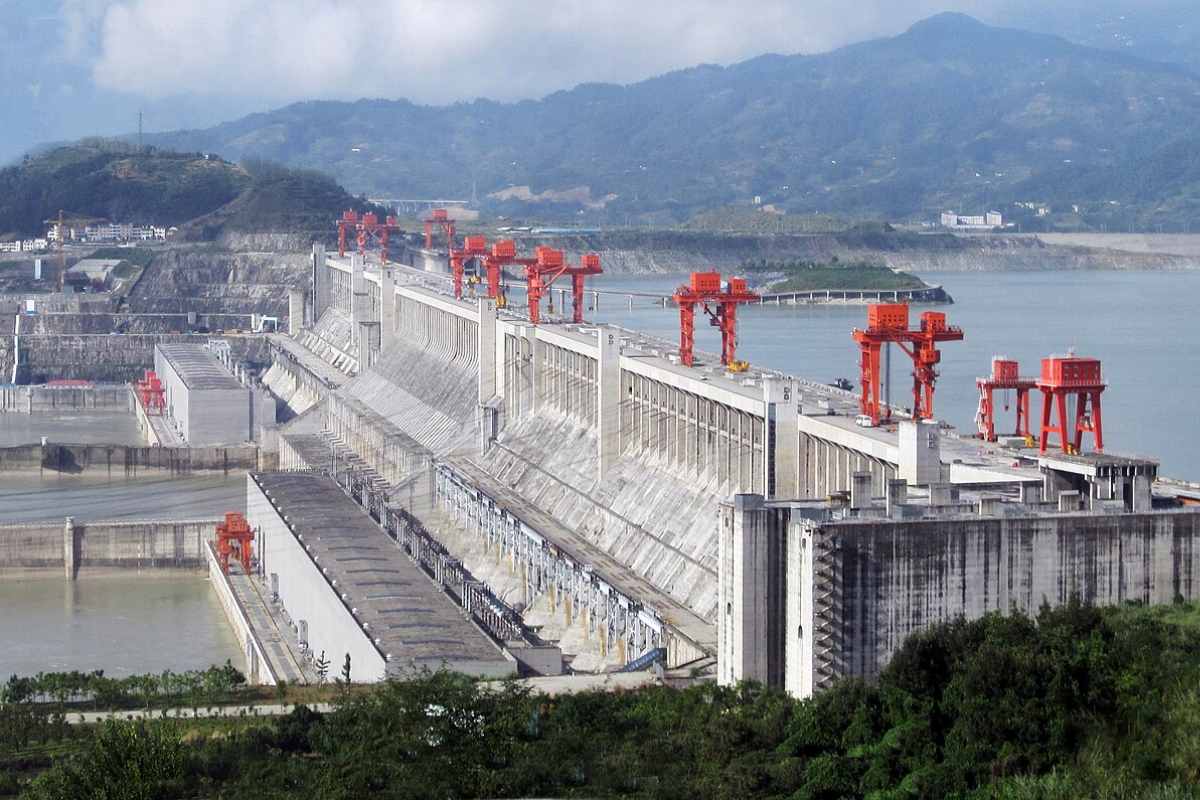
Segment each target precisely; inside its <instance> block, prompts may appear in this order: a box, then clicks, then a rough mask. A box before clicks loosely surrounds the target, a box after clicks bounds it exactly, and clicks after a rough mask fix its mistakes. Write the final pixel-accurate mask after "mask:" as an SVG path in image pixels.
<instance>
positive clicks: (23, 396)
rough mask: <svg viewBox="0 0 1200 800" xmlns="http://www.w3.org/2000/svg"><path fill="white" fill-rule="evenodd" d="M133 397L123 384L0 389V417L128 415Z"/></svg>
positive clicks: (2, 387)
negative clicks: (96, 411) (68, 413)
mask: <svg viewBox="0 0 1200 800" xmlns="http://www.w3.org/2000/svg"><path fill="white" fill-rule="evenodd" d="M132 408H133V395H132V394H131V393H130V391H129V386H128V385H127V384H124V383H116V384H98V385H96V386H86V387H84V386H45V385H41V386H13V385H8V386H0V413H17V414H32V413H36V412H44V411H82V410H91V409H109V410H118V411H128V410H130V409H132Z"/></svg>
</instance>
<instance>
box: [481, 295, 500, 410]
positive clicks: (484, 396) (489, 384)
mask: <svg viewBox="0 0 1200 800" xmlns="http://www.w3.org/2000/svg"><path fill="white" fill-rule="evenodd" d="M495 396H496V301H495V300H493V299H492V298H490V297H481V298H479V402H480V404H483V403H486V402H488V401H489V400H491V399H492V398H493V397H495Z"/></svg>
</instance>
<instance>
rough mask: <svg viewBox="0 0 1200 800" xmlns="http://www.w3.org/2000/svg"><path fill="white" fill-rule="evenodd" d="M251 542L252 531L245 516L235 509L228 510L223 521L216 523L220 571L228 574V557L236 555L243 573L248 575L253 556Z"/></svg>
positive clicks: (252, 537)
mask: <svg viewBox="0 0 1200 800" xmlns="http://www.w3.org/2000/svg"><path fill="white" fill-rule="evenodd" d="M253 542H254V531H252V530H250V523H249V522H247V521H246V518H245V517H244V516H242V515H241V514H239V513H238V512H236V511H230V512H228V513H227V514H226V515H225V521H224V522H220V523H218V524H217V560H218V561H219V562H220V563H221V571H222V572H224V573H225V574H226V575H228V574H229V557H230V556H231V555H236V556H237V559H238V561H240V562H242V569H243V570H244V571H245V574H247V575H249V574H250V573H251V571H252V568H251V560H252V558H253V556H254V548H253Z"/></svg>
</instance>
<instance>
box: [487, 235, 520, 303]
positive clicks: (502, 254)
mask: <svg viewBox="0 0 1200 800" xmlns="http://www.w3.org/2000/svg"><path fill="white" fill-rule="evenodd" d="M527 262H528V259H525V260H522V259H519V258H517V243H516V242H514V241H513V240H512V239H501V240H500V241H498V242H496V243H495V244H493V245H492V248H491V250H489V251H488V252H487V253H486V254H485V255H484V257H483V268H484V271H486V272H487V285H488V288H487V292H488V297H491V298H493V299H494V300H495V301H496V305H497V307H499V308H503V307H504V305H505V299H504V296H503V295H502V294H501V290H500V278H501V276H502V275H503V271H504V267H505V266H507V265H509V264H521V263H527Z"/></svg>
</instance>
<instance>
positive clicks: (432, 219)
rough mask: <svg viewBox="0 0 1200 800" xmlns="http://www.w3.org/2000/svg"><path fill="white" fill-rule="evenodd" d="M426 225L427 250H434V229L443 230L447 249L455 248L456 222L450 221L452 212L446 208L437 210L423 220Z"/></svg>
mask: <svg viewBox="0 0 1200 800" xmlns="http://www.w3.org/2000/svg"><path fill="white" fill-rule="evenodd" d="M422 221H423V222H424V223H425V249H426V250H431V249H433V229H434V228H435V227H437V228H441V229H442V233H444V234H445V235H446V248H447V249H453V248H454V220H452V219H450V212H448V211H446V209H444V208H435V209H434V210H433V212H432V213H431V214H430V215H429V216H428V217H426V218H425V219H424V220H422Z"/></svg>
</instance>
